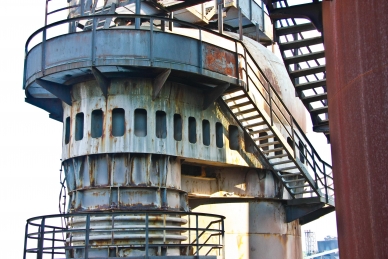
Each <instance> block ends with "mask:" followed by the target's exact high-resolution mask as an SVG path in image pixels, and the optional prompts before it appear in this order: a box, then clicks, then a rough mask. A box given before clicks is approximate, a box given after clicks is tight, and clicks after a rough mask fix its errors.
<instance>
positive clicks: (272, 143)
mask: <svg viewBox="0 0 388 259" xmlns="http://www.w3.org/2000/svg"><path fill="white" fill-rule="evenodd" d="M275 144H280V142H279V141H274V142H268V143H264V144H261V145H258V147H260V148H262V147H268V146H272V145H275ZM272 165H274V164H272Z"/></svg>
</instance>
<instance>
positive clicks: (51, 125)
mask: <svg viewBox="0 0 388 259" xmlns="http://www.w3.org/2000/svg"><path fill="white" fill-rule="evenodd" d="M57 1H58V0H57ZM60 2H62V4H63V3H64V2H65V0H61V1H60ZM18 3H19V2H18ZM44 6H45V1H44V0H35V1H23V5H22V6H20V7H18V4H13V5H11V6H10V7H11V10H6V9H4V10H3V24H4V26H3V29H2V34H3V36H2V37H1V38H2V39H3V40H2V44H1V48H0V53H1V55H0V57H1V61H0V67H1V69H0V73H1V78H2V87H3V89H4V92H3V94H2V96H3V97H2V98H1V99H2V101H1V102H0V106H1V109H0V115H1V118H2V121H3V122H2V123H1V125H2V126H1V127H0V138H1V140H0V143H1V156H0V184H1V187H2V188H1V190H2V191H1V193H2V195H1V196H0V199H1V203H0V204H1V205H2V208H1V215H0V219H1V223H2V229H1V235H0V239H1V240H0V248H1V249H0V250H1V251H2V253H1V257H2V258H22V253H23V245H24V228H25V222H26V220H27V219H28V218H31V217H34V216H41V215H47V214H57V213H58V197H59V191H60V184H59V169H60V166H61V161H60V158H61V145H62V143H61V139H62V123H59V122H57V121H54V120H52V119H49V117H48V113H47V112H45V111H44V110H41V109H39V108H37V107H35V106H32V105H30V104H27V103H25V102H24V97H25V95H24V91H23V90H22V79H23V60H24V44H25V41H26V40H27V38H28V37H29V35H30V34H31V33H32V32H34V31H35V30H37V29H39V28H40V27H42V26H43V25H44V8H45V7H44ZM4 16H5V17H4ZM310 128H311V127H310ZM309 135H310V134H309ZM309 137H310V140H311V141H312V142H313V144H314V145H315V148H316V149H317V150H318V152H319V153H320V155H321V156H322V158H324V159H325V160H326V161H328V162H330V161H331V159H330V145H327V144H326V139H325V137H324V136H323V134H314V136H313V137H311V136H309ZM215 213H216V212H215ZM306 229H309V230H311V231H314V232H315V233H316V237H317V240H322V239H323V237H325V236H327V235H331V236H337V234H336V225H335V214H334V213H330V214H329V215H327V216H325V217H322V218H321V219H319V220H316V221H314V222H312V223H309V224H306V225H305V226H303V228H302V235H304V230H306ZM302 245H303V246H304V240H302Z"/></svg>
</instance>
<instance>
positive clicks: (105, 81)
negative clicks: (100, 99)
mask: <svg viewBox="0 0 388 259" xmlns="http://www.w3.org/2000/svg"><path fill="white" fill-rule="evenodd" d="M92 73H93V75H94V78H95V79H96V81H97V84H98V86H99V87H100V89H101V91H102V93H103V94H104V96H105V98H107V97H108V89H109V86H110V79H109V78H107V77H106V76H104V75H103V74H102V73H101V71H100V70H98V69H97V68H96V67H94V66H93V67H92Z"/></svg>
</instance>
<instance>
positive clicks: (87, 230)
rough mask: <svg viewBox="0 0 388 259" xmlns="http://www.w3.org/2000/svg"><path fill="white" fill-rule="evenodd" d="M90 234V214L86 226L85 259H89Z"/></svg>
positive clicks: (87, 216)
mask: <svg viewBox="0 0 388 259" xmlns="http://www.w3.org/2000/svg"><path fill="white" fill-rule="evenodd" d="M89 234H90V214H88V215H86V226H85V248H84V249H85V252H84V253H85V259H87V258H89Z"/></svg>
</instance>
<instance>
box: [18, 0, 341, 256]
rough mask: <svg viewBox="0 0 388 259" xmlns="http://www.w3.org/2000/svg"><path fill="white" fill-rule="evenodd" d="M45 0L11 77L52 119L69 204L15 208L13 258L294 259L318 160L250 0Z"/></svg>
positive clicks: (328, 194) (260, 9)
mask: <svg viewBox="0 0 388 259" xmlns="http://www.w3.org/2000/svg"><path fill="white" fill-rule="evenodd" d="M57 1H58V0H57ZM57 1H46V6H47V11H46V24H45V26H44V27H43V28H41V29H39V30H38V31H36V32H35V33H34V34H33V35H31V37H30V38H29V39H28V40H27V43H26V58H25V70H24V90H25V92H26V102H28V103H30V104H32V105H35V106H37V107H40V108H42V109H44V110H46V111H48V112H49V114H50V118H51V119H54V120H57V121H59V122H62V123H63V138H62V144H63V149H62V166H63V169H64V172H65V177H66V179H65V180H66V186H67V191H68V208H67V213H66V214H60V215H51V216H41V217H36V218H32V219H29V220H28V221H27V226H26V238H25V249H24V256H25V258H28V257H29V256H31V255H32V256H33V257H37V258H39V259H41V258H46V256H47V258H187V259H188V258H301V256H302V251H301V239H300V237H301V234H300V225H301V224H305V223H307V222H310V221H312V220H314V219H316V218H318V217H320V216H322V215H324V214H326V213H328V212H331V211H333V210H334V186H333V178H332V171H331V166H330V165H329V164H327V163H326V162H324V161H323V160H322V159H320V157H319V155H318V154H317V152H316V151H315V150H314V148H313V147H312V145H311V144H310V142H309V140H308V139H307V138H306V136H305V135H304V132H305V116H304V113H305V110H304V109H305V108H304V106H303V103H302V102H301V101H300V100H299V99H298V98H295V95H294V89H293V84H292V82H291V81H290V79H289V76H288V74H287V70H286V69H285V67H284V65H283V64H282V63H281V62H280V61H279V60H278V59H277V58H276V57H275V56H274V55H273V54H272V53H271V52H270V51H269V50H268V49H267V48H266V47H265V46H267V45H271V44H272V41H273V35H272V24H271V20H270V18H269V16H268V14H267V12H266V11H265V7H264V4H263V3H262V2H260V1H253V0H252V1H140V0H137V1H124V0H121V1H91V0H72V1H68V3H67V5H66V6H65V7H63V8H57V9H54V10H52V9H50V4H52V2H57ZM65 4H66V3H65ZM61 11H62V12H63V11H64V12H67V19H65V20H61V21H57V22H55V23H47V21H48V19H47V17H50V15H52V14H56V13H58V12H61ZM37 41H38V42H37ZM34 42H35V43H34ZM36 42H37V43H36ZM34 44H35V45H34ZM209 213H210V214H209Z"/></svg>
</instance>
